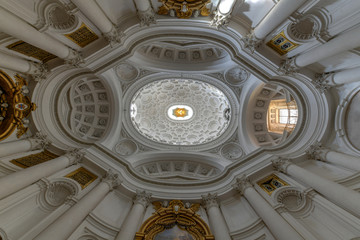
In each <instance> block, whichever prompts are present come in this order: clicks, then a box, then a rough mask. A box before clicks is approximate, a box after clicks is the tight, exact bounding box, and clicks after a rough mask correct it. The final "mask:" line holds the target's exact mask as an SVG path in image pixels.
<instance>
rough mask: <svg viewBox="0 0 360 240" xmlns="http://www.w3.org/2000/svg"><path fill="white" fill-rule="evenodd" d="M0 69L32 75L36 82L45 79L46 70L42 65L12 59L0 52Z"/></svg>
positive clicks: (16, 58)
mask: <svg viewBox="0 0 360 240" xmlns="http://www.w3.org/2000/svg"><path fill="white" fill-rule="evenodd" d="M0 67H3V68H7V69H10V70H13V71H15V72H21V73H25V74H29V75H32V76H33V78H34V79H35V80H36V81H38V80H41V79H43V78H45V75H46V73H47V69H46V67H45V65H44V64H41V63H35V62H32V61H28V60H25V59H23V58H20V57H14V56H11V55H8V54H5V53H1V52H0Z"/></svg>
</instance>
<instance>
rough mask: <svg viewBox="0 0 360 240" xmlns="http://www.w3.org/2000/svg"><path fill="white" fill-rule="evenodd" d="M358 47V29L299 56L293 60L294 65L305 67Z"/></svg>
mask: <svg viewBox="0 0 360 240" xmlns="http://www.w3.org/2000/svg"><path fill="white" fill-rule="evenodd" d="M358 46H360V27H358V28H356V29H353V30H351V31H348V32H345V33H343V34H340V35H339V36H337V37H335V38H333V39H331V40H330V41H328V42H327V43H325V44H322V45H321V46H318V47H316V48H314V49H311V51H308V52H305V53H303V54H300V55H299V56H297V57H296V58H295V65H296V66H297V67H305V66H307V65H310V64H312V63H315V62H318V61H320V60H323V59H325V58H328V57H331V56H334V55H336V54H339V53H342V52H344V51H347V50H350V49H353V48H356V47H358Z"/></svg>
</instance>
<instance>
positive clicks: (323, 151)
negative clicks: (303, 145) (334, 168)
mask: <svg viewBox="0 0 360 240" xmlns="http://www.w3.org/2000/svg"><path fill="white" fill-rule="evenodd" d="M307 154H308V157H309V159H314V160H320V161H324V162H329V163H333V164H336V165H340V166H343V167H346V168H348V169H351V170H356V171H360V157H355V156H351V155H349V154H345V153H340V152H336V151H332V150H331V149H328V148H324V147H322V146H321V143H316V144H314V145H312V146H310V149H309V150H308V151H307Z"/></svg>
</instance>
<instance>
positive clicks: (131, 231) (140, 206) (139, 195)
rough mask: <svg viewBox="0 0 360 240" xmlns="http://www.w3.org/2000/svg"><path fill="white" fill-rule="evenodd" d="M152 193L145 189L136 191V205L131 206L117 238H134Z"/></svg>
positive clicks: (120, 239) (126, 239)
mask: <svg viewBox="0 0 360 240" xmlns="http://www.w3.org/2000/svg"><path fill="white" fill-rule="evenodd" d="M150 198H151V194H150V193H147V192H145V191H136V196H135V198H134V205H133V206H132V208H131V211H130V213H129V214H128V216H127V218H126V220H125V222H124V223H123V225H122V226H121V229H120V232H119V234H118V235H117V236H116V240H133V239H134V238H135V234H136V232H137V231H138V227H139V224H140V223H141V222H142V218H143V216H144V212H145V209H146V208H147V206H148V205H149V203H150Z"/></svg>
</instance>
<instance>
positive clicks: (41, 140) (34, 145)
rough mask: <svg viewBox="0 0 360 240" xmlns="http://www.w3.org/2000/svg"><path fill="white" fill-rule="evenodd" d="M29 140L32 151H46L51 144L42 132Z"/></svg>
mask: <svg viewBox="0 0 360 240" xmlns="http://www.w3.org/2000/svg"><path fill="white" fill-rule="evenodd" d="M28 140H29V141H30V143H31V150H37V149H46V148H47V147H48V146H49V145H50V144H51V142H50V141H49V139H48V138H47V135H46V134H45V133H42V132H37V133H35V135H34V136H32V137H31V138H28Z"/></svg>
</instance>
